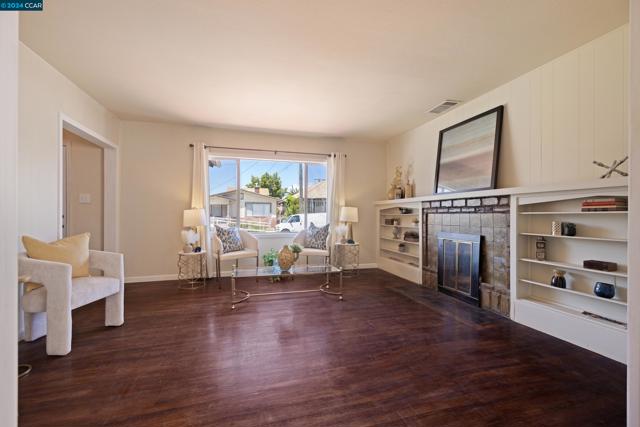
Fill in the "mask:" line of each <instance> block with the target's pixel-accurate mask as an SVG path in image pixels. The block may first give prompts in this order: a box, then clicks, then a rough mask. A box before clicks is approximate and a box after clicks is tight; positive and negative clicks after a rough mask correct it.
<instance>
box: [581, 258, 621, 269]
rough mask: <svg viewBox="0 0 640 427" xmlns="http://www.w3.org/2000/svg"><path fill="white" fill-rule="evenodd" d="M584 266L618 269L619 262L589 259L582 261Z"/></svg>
mask: <svg viewBox="0 0 640 427" xmlns="http://www.w3.org/2000/svg"><path fill="white" fill-rule="evenodd" d="M582 266H583V267H584V268H590V269H592V270H601V271H617V270H618V264H616V263H615V262H608V261H598V260H595V259H587V260H584V261H583V262H582Z"/></svg>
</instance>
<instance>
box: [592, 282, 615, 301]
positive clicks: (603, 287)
mask: <svg viewBox="0 0 640 427" xmlns="http://www.w3.org/2000/svg"><path fill="white" fill-rule="evenodd" d="M593 293H594V294H596V295H597V296H599V297H600V298H607V299H611V298H613V297H614V296H615V295H616V286H615V285H612V284H611V283H604V282H596V285H595V286H594V287H593Z"/></svg>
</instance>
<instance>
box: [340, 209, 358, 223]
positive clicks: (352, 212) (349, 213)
mask: <svg viewBox="0 0 640 427" xmlns="http://www.w3.org/2000/svg"><path fill="white" fill-rule="evenodd" d="M340 221H342V222H358V208H354V207H350V206H343V207H341V208H340Z"/></svg>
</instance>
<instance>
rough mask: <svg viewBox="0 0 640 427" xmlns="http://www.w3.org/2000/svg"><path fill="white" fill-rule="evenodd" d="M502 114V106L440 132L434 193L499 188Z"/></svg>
mask: <svg viewBox="0 0 640 427" xmlns="http://www.w3.org/2000/svg"><path fill="white" fill-rule="evenodd" d="M503 115H504V105H500V106H498V107H495V108H492V109H491V110H488V111H485V112H484V113H481V114H478V115H476V116H473V117H471V118H469V119H467V120H464V121H462V122H460V123H457V124H455V125H453V126H450V127H448V128H446V129H442V130H441V131H440V136H439V139H438V156H437V160H436V176H435V181H434V186H433V193H434V194H447V193H460V192H466V191H479V190H492V189H495V188H496V184H497V178H498V160H499V154H500V142H501V138H502V119H503Z"/></svg>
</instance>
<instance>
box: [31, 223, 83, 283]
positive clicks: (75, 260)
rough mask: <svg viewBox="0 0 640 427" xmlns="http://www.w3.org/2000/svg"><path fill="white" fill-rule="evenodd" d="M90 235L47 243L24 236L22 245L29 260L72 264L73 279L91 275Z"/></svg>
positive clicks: (79, 235) (80, 235)
mask: <svg viewBox="0 0 640 427" xmlns="http://www.w3.org/2000/svg"><path fill="white" fill-rule="evenodd" d="M90 237H91V234H90V233H82V234H78V235H75V236H71V237H66V238H64V239H61V240H58V241H55V242H52V243H46V242H43V241H41V240H38V239H34V238H33V237H29V236H22V244H23V245H24V248H25V249H26V250H27V255H28V256H29V258H33V259H39V260H43V261H54V262H62V263H65V264H71V270H72V271H71V276H72V277H85V276H88V275H89V238H90Z"/></svg>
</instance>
